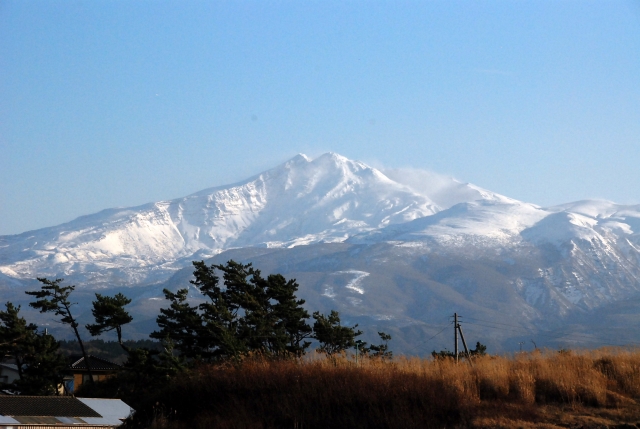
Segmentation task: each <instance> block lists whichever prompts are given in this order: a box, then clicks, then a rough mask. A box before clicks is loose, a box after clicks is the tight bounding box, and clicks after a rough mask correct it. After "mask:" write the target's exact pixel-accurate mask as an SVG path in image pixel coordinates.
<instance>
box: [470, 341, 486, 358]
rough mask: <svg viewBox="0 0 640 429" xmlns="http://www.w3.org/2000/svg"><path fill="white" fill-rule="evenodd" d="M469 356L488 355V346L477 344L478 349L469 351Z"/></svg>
mask: <svg viewBox="0 0 640 429" xmlns="http://www.w3.org/2000/svg"><path fill="white" fill-rule="evenodd" d="M469 354H470V355H471V356H485V355H486V354H487V346H485V345H484V344H482V343H480V341H478V342H476V348H475V349H473V350H469Z"/></svg>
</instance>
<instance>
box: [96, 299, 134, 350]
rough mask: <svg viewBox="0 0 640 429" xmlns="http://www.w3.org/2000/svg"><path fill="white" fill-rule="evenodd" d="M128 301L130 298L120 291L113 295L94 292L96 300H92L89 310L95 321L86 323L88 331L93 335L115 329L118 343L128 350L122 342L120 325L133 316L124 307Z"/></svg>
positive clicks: (129, 301)
mask: <svg viewBox="0 0 640 429" xmlns="http://www.w3.org/2000/svg"><path fill="white" fill-rule="evenodd" d="M130 303H131V299H129V298H127V297H126V296H124V295H123V294H121V293H118V294H116V295H115V296H113V297H111V296H103V295H100V294H99V293H96V300H95V301H93V309H92V310H91V313H92V314H93V317H94V318H95V319H96V323H95V324H88V325H86V328H87V330H88V331H89V333H90V334H91V335H92V336H94V337H95V336H98V335H100V334H102V333H103V332H109V331H113V330H115V331H116V333H117V335H118V343H119V344H120V345H121V346H122V348H123V349H124V350H125V351H127V352H128V349H127V347H126V346H125V345H124V344H123V342H122V326H123V325H126V324H127V323H129V322H131V321H132V320H133V317H131V315H130V314H129V313H127V311H126V310H125V309H124V306H125V305H127V304H130Z"/></svg>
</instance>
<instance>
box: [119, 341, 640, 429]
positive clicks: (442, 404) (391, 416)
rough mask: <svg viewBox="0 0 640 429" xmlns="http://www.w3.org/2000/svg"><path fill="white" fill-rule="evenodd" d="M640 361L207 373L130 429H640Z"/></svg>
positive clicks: (182, 382) (485, 361)
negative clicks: (140, 428)
mask: <svg viewBox="0 0 640 429" xmlns="http://www.w3.org/2000/svg"><path fill="white" fill-rule="evenodd" d="M636 401H640V351H637V350H622V349H599V350H593V351H583V352H580V351H578V352H576V351H572V352H558V351H543V352H534V353H521V354H517V355H515V356H512V357H495V356H486V357H481V358H477V359H475V360H473V362H472V363H471V364H470V363H469V362H465V361H461V362H460V363H459V364H455V362H453V361H451V360H448V359H446V360H435V361H434V360H432V359H419V358H404V357H399V358H396V359H394V360H392V361H382V360H379V359H364V360H363V359H361V360H360V361H359V362H358V364H357V365H356V363H355V362H354V360H353V358H352V357H349V358H347V357H344V356H343V357H340V358H337V359H327V358H325V357H321V356H318V355H316V356H311V357H309V358H307V359H304V360H302V361H300V360H282V361H269V360H263V359H257V358H256V359H247V360H246V361H245V362H243V363H242V364H239V365H226V366H210V365H209V366H201V367H199V368H197V369H196V370H193V371H191V372H189V373H187V374H186V375H184V376H182V377H178V378H177V379H175V380H173V381H172V382H170V383H169V384H168V385H167V386H166V388H165V389H164V390H163V391H162V392H159V393H158V395H157V396H156V397H154V398H149V400H148V401H147V403H148V405H147V406H143V407H141V409H140V410H139V412H138V413H137V416H136V419H135V421H134V422H131V423H130V425H131V426H130V427H133V426H136V424H137V425H138V427H140V426H144V427H149V426H150V427H153V428H575V429H577V428H613V427H615V428H631V427H640V405H639V404H638V403H637V402H636Z"/></svg>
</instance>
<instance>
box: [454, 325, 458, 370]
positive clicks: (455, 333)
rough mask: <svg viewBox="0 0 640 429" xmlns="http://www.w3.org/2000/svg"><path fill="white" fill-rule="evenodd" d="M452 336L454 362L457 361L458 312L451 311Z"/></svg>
mask: <svg viewBox="0 0 640 429" xmlns="http://www.w3.org/2000/svg"><path fill="white" fill-rule="evenodd" d="M453 338H454V341H455V342H454V343H453V344H454V347H453V350H454V352H453V353H454V354H455V357H456V363H458V313H453Z"/></svg>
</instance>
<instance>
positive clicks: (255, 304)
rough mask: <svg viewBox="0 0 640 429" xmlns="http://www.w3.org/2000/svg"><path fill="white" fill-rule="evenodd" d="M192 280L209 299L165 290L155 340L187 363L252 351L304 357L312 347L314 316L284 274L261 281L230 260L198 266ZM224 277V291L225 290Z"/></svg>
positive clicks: (252, 271)
mask: <svg viewBox="0 0 640 429" xmlns="http://www.w3.org/2000/svg"><path fill="white" fill-rule="evenodd" d="M193 265H194V267H195V271H194V273H193V274H194V277H195V279H194V280H192V281H191V284H193V285H194V286H195V287H196V288H197V289H198V290H199V291H200V292H201V293H202V295H203V296H204V297H205V298H206V299H207V300H206V302H204V303H202V304H200V305H197V306H196V305H191V304H189V303H188V289H180V290H179V291H177V292H176V293H173V292H171V291H169V290H166V289H165V291H164V294H165V297H166V298H167V299H168V300H169V301H170V303H171V304H170V306H169V308H163V309H161V310H160V313H161V314H160V315H159V316H158V318H157V323H158V326H159V327H160V330H159V331H156V332H153V333H152V334H151V338H156V339H169V340H171V341H172V342H173V344H175V348H176V349H178V350H179V351H180V353H181V354H182V356H184V357H185V358H187V359H196V360H204V361H217V360H226V359H238V358H239V357H241V356H242V355H245V354H247V353H249V352H258V353H261V354H265V355H268V356H284V355H287V354H292V355H298V356H299V355H301V354H302V353H304V350H305V349H306V348H307V347H309V344H310V343H309V342H307V341H305V339H306V338H309V337H310V336H311V333H312V330H311V327H309V325H308V324H307V323H306V319H308V318H309V314H308V313H307V311H306V310H305V309H304V308H303V307H302V305H303V304H304V300H298V299H296V296H295V292H296V291H297V290H298V284H297V283H296V281H295V280H286V279H285V278H284V277H283V276H281V275H279V274H275V275H269V276H268V277H267V278H264V277H262V274H261V272H260V270H257V269H255V268H253V266H252V265H251V264H246V265H245V264H241V263H238V262H235V261H229V262H227V264H226V265H211V266H207V265H206V264H205V263H204V262H203V261H200V262H194V263H193ZM216 271H219V272H221V273H222V277H223V282H224V288H222V287H220V284H219V283H220V278H219V277H218V276H217V275H216Z"/></svg>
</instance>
